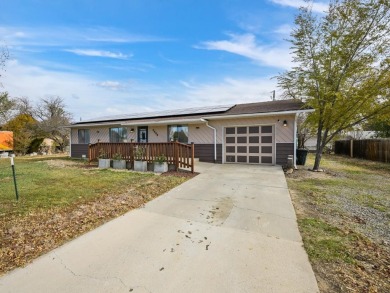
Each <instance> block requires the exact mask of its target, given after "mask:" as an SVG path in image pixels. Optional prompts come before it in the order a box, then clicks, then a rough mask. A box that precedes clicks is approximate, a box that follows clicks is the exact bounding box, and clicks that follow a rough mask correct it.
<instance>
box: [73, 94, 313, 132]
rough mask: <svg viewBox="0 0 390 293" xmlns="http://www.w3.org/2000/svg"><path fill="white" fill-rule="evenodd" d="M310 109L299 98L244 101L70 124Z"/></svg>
mask: <svg viewBox="0 0 390 293" xmlns="http://www.w3.org/2000/svg"><path fill="white" fill-rule="evenodd" d="M305 110H310V108H307V107H306V106H305V104H304V103H303V102H301V101H300V100H278V101H268V102H258V103H246V104H236V105H219V106H211V107H197V108H186V109H177V110H168V111H157V112H146V113H133V114H127V115H126V114H124V115H115V116H105V117H98V118H94V119H89V120H85V121H81V122H77V123H74V124H72V126H74V127H77V126H82V125H84V124H88V125H90V126H93V125H94V124H96V125H97V124H98V125H104V124H107V125H112V124H118V125H121V124H122V123H123V124H126V125H132V124H134V125H135V124H137V123H138V124H139V123H148V122H151V123H163V122H164V121H167V122H168V121H172V118H174V119H176V120H183V122H185V121H186V120H187V121H190V120H191V119H198V120H200V119H202V118H209V117H215V118H218V117H221V118H222V117H225V116H232V118H233V116H238V115H246V114H247V115H251V114H252V115H255V114H259V115H261V114H266V113H270V114H271V113H273V114H275V113H276V114H277V113H279V112H280V114H283V113H286V112H290V113H295V112H299V111H305Z"/></svg>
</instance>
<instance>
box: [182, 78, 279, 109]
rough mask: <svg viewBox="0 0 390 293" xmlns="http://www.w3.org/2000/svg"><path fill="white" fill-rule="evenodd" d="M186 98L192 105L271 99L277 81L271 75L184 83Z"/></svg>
mask: <svg viewBox="0 0 390 293" xmlns="http://www.w3.org/2000/svg"><path fill="white" fill-rule="evenodd" d="M181 83H182V84H183V86H184V87H185V89H184V93H185V99H186V101H187V103H189V104H191V106H204V105H222V104H236V103H251V102H259V101H269V100H270V97H271V91H273V90H276V86H277V85H276V81H275V80H274V79H271V78H270V77H259V78H232V77H226V78H225V79H223V80H222V81H219V82H210V83H194V82H188V83H183V81H182V82H181Z"/></svg>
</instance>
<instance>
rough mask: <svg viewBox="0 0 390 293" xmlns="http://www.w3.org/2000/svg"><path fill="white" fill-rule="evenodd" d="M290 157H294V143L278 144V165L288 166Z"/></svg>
mask: <svg viewBox="0 0 390 293" xmlns="http://www.w3.org/2000/svg"><path fill="white" fill-rule="evenodd" d="M288 155H294V143H277V144H276V165H286V164H287V157H288Z"/></svg>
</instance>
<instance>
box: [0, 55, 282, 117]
mask: <svg viewBox="0 0 390 293" xmlns="http://www.w3.org/2000/svg"><path fill="white" fill-rule="evenodd" d="M2 83H3V86H4V88H2V90H3V91H8V92H9V94H10V96H11V97H22V96H26V97H29V98H30V99H31V100H32V102H37V101H38V99H39V98H42V97H47V96H50V95H55V96H60V97H62V98H63V99H64V101H65V104H66V105H67V109H68V110H69V111H70V112H71V113H73V117H74V119H75V120H77V121H78V120H79V118H80V117H82V118H83V119H88V118H94V117H99V116H105V115H112V114H125V113H134V112H146V111H157V110H166V109H177V108H186V107H196V106H206V105H218V104H234V103H245V102H257V101H264V100H269V99H270V96H271V93H270V92H271V91H272V90H274V89H276V81H275V80H270V78H269V77H263V78H261V77H259V78H233V77H227V78H225V79H223V80H220V81H214V82H211V81H210V82H207V83H204V82H196V81H194V80H191V81H186V80H182V81H178V82H177V84H169V85H167V84H165V83H164V84H157V83H153V84H152V83H145V82H140V81H136V80H131V81H129V80H124V81H120V80H105V81H99V80H94V79H92V78H91V77H88V76H87V75H86V74H81V73H72V72H69V71H67V72H62V71H59V70H57V71H56V70H47V69H43V68H40V67H37V66H30V65H25V64H22V63H20V62H19V61H17V60H10V61H9V63H8V67H7V71H6V72H5V73H4V76H3V77H2ZM116 88H118V89H120V90H115V89H116Z"/></svg>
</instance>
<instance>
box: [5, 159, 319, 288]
mask: <svg viewBox="0 0 390 293" xmlns="http://www.w3.org/2000/svg"><path fill="white" fill-rule="evenodd" d="M197 169H198V170H199V171H200V172H201V174H200V175H198V176H197V177H195V178H194V179H191V180H189V181H188V182H186V183H184V184H182V185H180V186H178V187H177V188H175V189H173V190H171V191H170V192H168V193H166V194H164V195H163V196H161V197H159V198H157V199H155V200H153V201H152V202H150V203H148V204H147V205H146V206H145V208H142V209H138V210H134V211H132V212H129V213H127V214H126V215H124V216H122V217H119V218H118V219H116V220H113V221H111V222H109V223H107V224H105V225H103V226H101V227H100V228H98V229H96V230H94V231H92V232H90V233H87V234H86V235H83V236H81V237H79V238H78V239H76V240H74V241H71V242H69V243H68V244H66V245H63V246H62V247H60V248H58V249H56V250H54V251H52V252H50V253H48V254H46V255H44V256H43V257H41V258H39V259H37V260H36V261H34V262H33V263H32V264H31V265H29V266H27V267H26V268H23V269H17V270H15V271H13V272H11V273H10V274H8V275H5V276H3V277H2V278H0V292H13V293H16V292H29V293H35V292H37V293H38V292H39V293H43V292H135V293H139V292H153V293H157V292H180V293H183V292H185V293H190V292H213V293H214V292H235V293H236V292H275V293H283V292H295V293H298V292H308V293H313V292H319V290H318V287H317V283H316V280H315V277H314V274H313V271H312V268H311V266H310V263H309V261H308V257H307V254H306V252H305V251H304V249H303V247H302V240H301V237H300V234H299V232H298V228H297V224H296V217H295V213H294V209H293V206H292V203H291V200H290V196H289V192H288V189H287V184H286V180H285V178H284V175H283V172H282V170H281V169H280V167H265V166H253V165H250V166H248V165H214V164H204V163H198V164H197Z"/></svg>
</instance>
